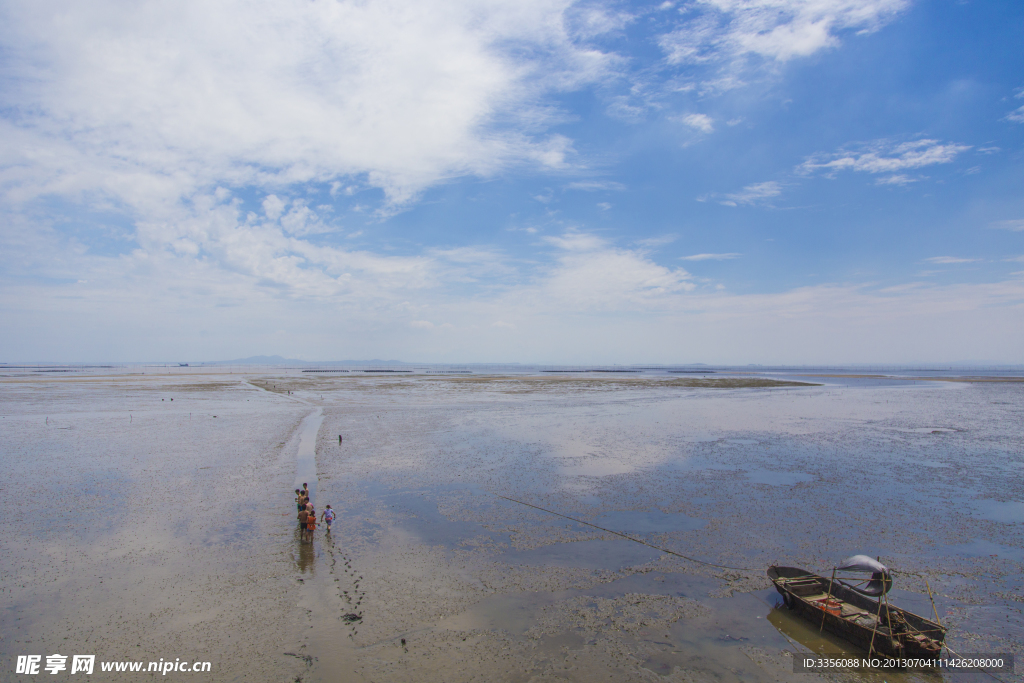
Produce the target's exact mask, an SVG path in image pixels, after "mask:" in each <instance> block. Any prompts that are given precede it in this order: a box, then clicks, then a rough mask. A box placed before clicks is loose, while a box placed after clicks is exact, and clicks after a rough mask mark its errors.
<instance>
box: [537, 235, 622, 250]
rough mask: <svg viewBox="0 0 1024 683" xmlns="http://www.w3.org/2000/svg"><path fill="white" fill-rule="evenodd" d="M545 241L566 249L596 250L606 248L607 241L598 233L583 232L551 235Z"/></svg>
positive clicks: (544, 238) (543, 238)
mask: <svg viewBox="0 0 1024 683" xmlns="http://www.w3.org/2000/svg"><path fill="white" fill-rule="evenodd" d="M541 239H542V240H543V241H545V242H547V243H548V244H551V245H553V246H555V247H558V248H559V249H564V250H566V251H596V250H598V249H602V248H605V247H606V246H607V244H608V243H607V242H606V241H605V240H603V239H601V238H600V237H598V236H596V235H590V234H587V233H581V232H567V233H565V234H564V235H557V236H556V235H549V236H547V237H542V238H541Z"/></svg>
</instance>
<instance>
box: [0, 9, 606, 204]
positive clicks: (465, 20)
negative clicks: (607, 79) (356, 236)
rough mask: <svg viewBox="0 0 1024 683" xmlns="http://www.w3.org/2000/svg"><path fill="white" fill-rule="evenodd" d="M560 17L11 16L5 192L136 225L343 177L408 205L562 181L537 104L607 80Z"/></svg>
mask: <svg viewBox="0 0 1024 683" xmlns="http://www.w3.org/2000/svg"><path fill="white" fill-rule="evenodd" d="M569 5H570V3H569V1H568V0H556V1H555V2H547V1H544V2H541V1H540V0H533V1H530V0H525V1H512V0H496V1H495V2H486V3H482V2H477V1H476V0H462V1H461V2H455V3H439V2H413V1H411V0H380V1H377V2H371V3H361V2H310V1H308V0H273V1H271V0H225V1H224V2H218V3H209V2H201V1H200V0H184V1H183V2H178V3H174V4H167V3H161V2H156V1H149V2H126V1H122V0H97V2H89V3H80V2H73V1H72V0H63V1H61V0H56V1H55V2H53V3H49V4H46V5H40V4H39V3H34V2H12V3H7V4H6V5H5V9H4V20H3V21H2V22H0V41H2V42H3V44H4V49H5V73H4V81H3V90H2V92H3V102H2V104H3V111H4V112H6V113H5V114H4V115H3V119H2V121H0V137H2V138H3V139H4V140H5V141H6V145H5V151H4V152H3V153H2V155H0V187H2V188H3V190H4V191H5V192H6V194H7V196H8V197H9V198H26V197H31V196H38V195H40V194H53V193H56V194H60V195H65V196H68V195H71V196H78V195H79V193H89V192H99V193H102V194H104V195H107V196H110V197H112V198H114V199H115V201H118V202H124V203H127V204H129V205H135V206H137V205H139V204H140V203H141V202H146V201H150V202H156V203H162V202H167V201H173V200H175V199H177V198H178V197H182V196H186V197H187V196H191V194H192V193H194V192H196V191H197V190H202V189H203V188H206V187H209V186H210V185H212V184H215V183H216V184H227V185H229V186H244V185H255V186H261V187H267V188H273V187H279V186H282V185H288V184H292V183H297V182H305V181H317V182H328V183H329V182H338V181H337V180H336V179H339V178H353V179H358V180H359V181H360V183H361V184H363V185H365V186H370V187H377V188H381V189H383V190H384V191H385V192H386V193H387V195H388V197H389V198H390V200H391V201H392V202H396V203H401V202H405V201H408V200H409V199H410V198H412V197H413V196H415V195H416V194H417V193H418V192H420V191H421V190H422V189H424V188H425V187H428V186H430V185H431V184H434V183H436V182H439V181H442V180H444V179H446V178H449V177H452V176H454V175H460V174H479V175H489V174H493V173H495V172H497V171H498V170H500V169H502V168H505V167H507V166H508V165H510V164H520V163H525V164H533V165H541V166H547V167H555V168H557V167H561V166H563V165H564V164H565V163H566V158H567V155H569V154H571V143H570V141H569V140H567V139H565V138H564V137H561V136H557V135H552V136H545V135H544V133H543V131H544V129H545V127H546V126H547V125H548V123H549V122H552V121H555V120H557V115H556V112H554V111H553V110H551V109H549V108H545V107H543V106H540V105H539V97H540V96H542V95H543V94H545V93H548V92H552V91H560V90H564V89H571V88H574V87H576V86H577V85H579V84H581V83H585V82H588V81H591V80H593V79H596V78H598V77H599V76H600V75H601V74H603V73H605V72H606V70H607V69H608V67H609V65H610V64H611V62H610V59H611V58H610V57H609V56H608V55H605V54H603V53H601V52H600V51H598V50H596V49H594V48H592V47H589V46H587V45H585V44H583V43H580V42H578V39H577V38H576V37H574V35H571V34H570V32H569V30H568V29H567V28H566V21H565V17H564V11H565V10H566V8H567V7H569ZM593 30H600V27H595V28H593ZM553 117H554V118H553ZM341 187H342V185H337V186H335V188H336V191H338V190H340V188H341Z"/></svg>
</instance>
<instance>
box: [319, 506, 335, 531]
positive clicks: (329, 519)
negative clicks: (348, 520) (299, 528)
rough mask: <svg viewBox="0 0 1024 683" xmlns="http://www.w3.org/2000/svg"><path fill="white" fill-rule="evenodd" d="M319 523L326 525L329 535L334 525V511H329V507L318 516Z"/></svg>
mask: <svg viewBox="0 0 1024 683" xmlns="http://www.w3.org/2000/svg"><path fill="white" fill-rule="evenodd" d="M320 521H321V522H323V523H324V524H326V525H327V533H331V525H332V524H334V510H332V509H331V506H330V505H328V506H327V507H326V508H325V509H324V511H323V514H321V515H320Z"/></svg>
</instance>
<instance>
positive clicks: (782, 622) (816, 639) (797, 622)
mask: <svg viewBox="0 0 1024 683" xmlns="http://www.w3.org/2000/svg"><path fill="white" fill-rule="evenodd" d="M767 619H768V623H769V624H771V625H772V626H774V627H775V628H776V629H777V630H778V631H779V633H781V634H782V635H783V636H785V637H786V639H787V640H789V641H790V642H791V643H793V644H794V645H798V646H800V649H802V650H803V652H800V651H796V652H794V653H793V654H794V656H797V657H799V656H801V655H803V654H807V653H809V654H813V655H818V656H823V657H832V658H847V657H850V658H853V657H857V658H860V657H865V656H866V654H867V653H865V652H863V651H861V650H859V649H857V648H855V647H853V646H852V645H850V644H849V643H847V642H846V641H844V640H842V639H840V638H837V637H835V636H833V635H832V634H831V633H828V632H827V631H824V632H819V630H818V629H816V628H814V626H812V625H811V624H810V623H808V622H807V621H806V620H804V619H802V618H800V617H799V616H797V615H796V614H794V613H793V612H791V611H790V610H789V608H787V607H785V606H784V605H780V606H777V607H773V608H772V610H771V611H770V612H769V613H768V617H767ZM847 675H851V676H854V677H855V680H858V681H871V682H875V681H879V682H881V681H888V682H892V681H907V682H908V683H909V682H910V681H920V682H922V683H923V682H926V681H927V682H928V683H938V682H939V681H942V680H944V678H943V676H942V674H941V673H940V672H939V671H938V670H937V669H936V670H925V671H899V670H891V669H889V670H879V671H872V670H866V671H865V670H861V671H857V672H856V673H855V674H854V673H850V674H847Z"/></svg>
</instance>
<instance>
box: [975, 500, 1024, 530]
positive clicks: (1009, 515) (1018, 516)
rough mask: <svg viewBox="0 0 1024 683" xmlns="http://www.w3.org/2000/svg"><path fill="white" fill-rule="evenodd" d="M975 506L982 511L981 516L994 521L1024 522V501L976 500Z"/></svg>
mask: <svg viewBox="0 0 1024 683" xmlns="http://www.w3.org/2000/svg"><path fill="white" fill-rule="evenodd" d="M973 506H974V508H975V509H977V510H979V511H980V512H979V513H978V516H979V517H982V518H984V519H990V520H992V521H993V522H1003V523H1004V524H1018V523H1020V522H1024V503H1019V502H1017V501H1015V500H1011V501H1009V502H1005V503H1003V502H1000V501H998V500H988V499H984V500H975V501H973Z"/></svg>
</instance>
